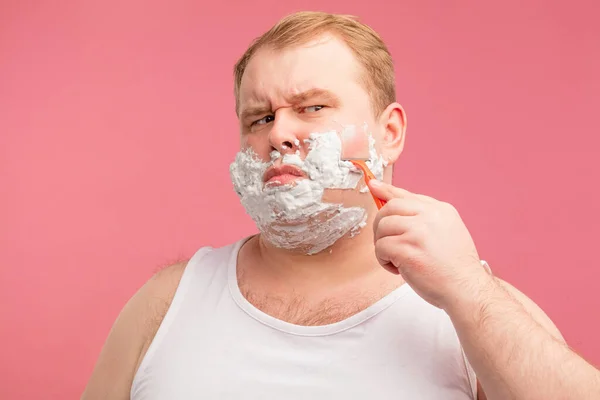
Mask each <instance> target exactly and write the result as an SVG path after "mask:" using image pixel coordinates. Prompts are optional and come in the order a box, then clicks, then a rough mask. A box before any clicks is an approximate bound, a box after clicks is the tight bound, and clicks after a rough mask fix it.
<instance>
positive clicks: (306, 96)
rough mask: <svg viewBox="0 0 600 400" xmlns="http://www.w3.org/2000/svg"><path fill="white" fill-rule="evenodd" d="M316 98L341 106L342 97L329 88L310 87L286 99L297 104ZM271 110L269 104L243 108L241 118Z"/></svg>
mask: <svg viewBox="0 0 600 400" xmlns="http://www.w3.org/2000/svg"><path fill="white" fill-rule="evenodd" d="M314 98H318V99H320V100H323V101H324V102H327V103H329V104H330V105H331V106H332V107H336V106H339V104H340V99H339V97H338V96H336V95H335V94H333V93H332V92H330V91H329V90H325V89H319V88H313V89H308V90H305V91H304V92H300V93H295V94H293V95H291V96H288V97H287V99H286V100H287V101H288V102H289V103H290V104H292V105H295V104H298V103H304V102H306V101H308V100H310V99H314ZM271 112H272V110H271V107H270V106H267V105H258V106H251V107H248V108H245V109H243V110H242V112H241V113H240V119H241V120H242V121H246V120H248V119H250V118H252V117H256V116H259V115H264V114H269V113H271Z"/></svg>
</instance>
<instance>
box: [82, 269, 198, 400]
mask: <svg viewBox="0 0 600 400" xmlns="http://www.w3.org/2000/svg"><path fill="white" fill-rule="evenodd" d="M187 263H188V262H187V261H183V262H179V263H176V264H173V265H171V266H169V267H166V268H163V269H161V270H160V271H158V272H156V273H155V274H154V275H153V276H152V277H151V278H150V279H148V280H147V281H146V283H145V284H144V285H143V286H142V287H141V288H140V289H138V290H137V292H136V293H135V294H134V295H133V296H132V297H131V298H130V299H129V301H128V302H127V303H126V304H125V306H124V307H123V309H122V310H121V312H120V313H119V315H118V317H117V319H116V320H115V322H114V324H113V326H112V328H111V330H110V333H109V335H108V337H107V339H106V342H105V343H104V346H103V348H102V350H101V352H100V355H99V357H98V360H97V362H96V365H95V367H94V371H93V372H92V376H91V377H90V380H89V382H88V385H87V387H86V389H85V391H84V394H83V396H82V398H83V399H100V398H101V399H104V398H111V399H121V398H122V399H129V391H130V388H131V383H132V382H133V377H134V376H135V373H136V371H137V369H138V367H139V364H140V362H141V360H142V359H143V358H144V355H145V353H146V350H147V349H148V347H149V346H150V343H151V342H152V340H153V339H154V335H155V334H156V332H157V330H158V328H159V326H160V324H161V323H162V320H163V318H164V316H165V314H166V313H167V310H168V309H169V306H170V305H171V302H172V301H173V297H174V295H175V292H176V290H177V287H178V285H179V282H180V280H181V277H182V275H183V272H184V271H185V268H186V265H187Z"/></svg>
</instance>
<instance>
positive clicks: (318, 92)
mask: <svg viewBox="0 0 600 400" xmlns="http://www.w3.org/2000/svg"><path fill="white" fill-rule="evenodd" d="M313 99H318V100H322V101H325V102H327V103H330V105H332V106H338V105H339V104H340V99H339V97H338V96H336V95H335V94H333V93H332V92H330V91H329V90H325V89H319V88H314V89H309V90H306V91H304V92H301V93H296V94H294V95H292V96H290V97H289V99H288V101H289V102H290V103H292V104H298V103H304V102H307V101H309V100H313Z"/></svg>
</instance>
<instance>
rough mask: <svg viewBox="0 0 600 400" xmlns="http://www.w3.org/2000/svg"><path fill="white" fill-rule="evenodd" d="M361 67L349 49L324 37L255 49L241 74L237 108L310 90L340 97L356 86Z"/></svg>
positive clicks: (336, 39) (338, 40)
mask: <svg viewBox="0 0 600 400" xmlns="http://www.w3.org/2000/svg"><path fill="white" fill-rule="evenodd" d="M361 73H362V68H361V66H360V64H359V63H358V61H357V60H356V58H355V56H354V54H353V53H352V51H351V50H350V48H349V47H348V46H347V45H346V44H345V43H344V42H343V41H341V40H340V39H338V38H336V37H334V36H330V35H326V36H322V37H319V38H317V39H315V40H313V41H310V42H308V43H306V44H302V45H298V46H295V47H291V48H288V49H283V50H279V49H273V48H269V47H265V48H261V49H259V50H258V51H257V52H256V53H255V54H254V56H253V57H252V59H251V60H250V62H249V63H248V66H247V67H246V70H245V71H244V75H243V77H242V82H241V85H240V91H239V94H240V98H239V103H240V108H243V107H244V105H248V104H254V103H265V102H271V103H272V102H273V101H279V100H280V99H281V100H283V99H285V98H287V97H289V96H293V95H295V94H298V93H302V92H305V91H307V90H310V89H313V88H315V87H316V88H320V89H324V90H328V91H330V92H333V93H334V94H336V95H338V96H339V97H342V98H343V97H344V94H345V93H346V92H348V91H349V90H351V89H352V88H353V87H358V86H360V83H359V82H360V77H361Z"/></svg>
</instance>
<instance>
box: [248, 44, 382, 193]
mask: <svg viewBox="0 0 600 400" xmlns="http://www.w3.org/2000/svg"><path fill="white" fill-rule="evenodd" d="M363 74H364V71H363V69H362V67H361V65H360V64H359V63H358V61H357V60H356V59H355V57H354V54H353V53H352V51H351V50H350V49H349V48H348V47H347V46H346V45H345V43H344V42H342V41H341V40H339V39H337V38H335V37H333V36H330V35H325V36H322V37H320V38H318V39H316V40H314V41H311V42H309V43H307V44H305V45H301V46H298V47H293V48H290V49H286V50H277V51H275V50H272V49H270V48H268V47H267V48H263V49H260V50H258V52H257V53H255V55H254V56H253V57H252V59H251V60H250V63H249V64H248V66H247V68H246V71H245V72H244V76H243V78H242V82H241V86H240V92H239V93H240V94H239V114H240V127H241V147H242V149H246V148H248V147H251V148H252V149H253V150H254V152H255V153H256V154H257V155H258V156H259V157H260V158H261V159H262V160H264V161H269V160H271V157H270V153H271V152H272V151H273V150H277V151H279V153H281V154H291V153H296V152H299V155H300V158H301V159H304V158H305V157H306V154H307V152H308V145H307V144H306V143H305V142H304V140H305V139H308V138H309V135H310V134H311V133H314V132H326V131H330V130H338V131H341V130H342V129H343V127H344V126H355V127H357V128H360V129H362V128H363V127H364V126H367V127H368V130H369V131H370V132H371V134H372V135H373V136H374V138H376V139H377V138H378V137H380V135H381V132H380V127H379V126H378V125H377V123H376V120H375V117H374V114H373V111H372V110H373V108H372V104H371V100H370V97H369V94H368V93H367V91H366V90H365V88H364V86H363V84H362V83H361V77H362V76H363ZM280 161H281V160H276V161H275V165H278V164H280ZM276 179H278V180H279V181H282V180H285V177H283V176H281V177H278V178H276ZM288 179H293V177H288ZM276 183H277V182H276ZM284 183H287V181H286V182H284ZM363 197H366V196H363ZM337 200H339V199H337Z"/></svg>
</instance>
